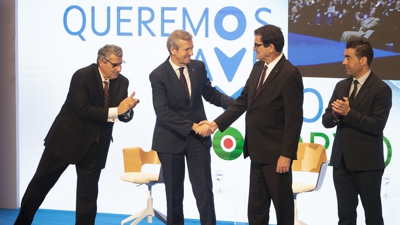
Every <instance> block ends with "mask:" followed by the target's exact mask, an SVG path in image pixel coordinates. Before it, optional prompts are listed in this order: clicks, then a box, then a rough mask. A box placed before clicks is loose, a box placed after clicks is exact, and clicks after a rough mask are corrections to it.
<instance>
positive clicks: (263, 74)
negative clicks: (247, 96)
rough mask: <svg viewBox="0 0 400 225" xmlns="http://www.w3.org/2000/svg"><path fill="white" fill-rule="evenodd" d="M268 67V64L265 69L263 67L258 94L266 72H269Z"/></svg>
mask: <svg viewBox="0 0 400 225" xmlns="http://www.w3.org/2000/svg"><path fill="white" fill-rule="evenodd" d="M267 69H268V66H266V65H264V69H263V71H262V73H261V78H260V82H259V83H258V86H257V90H256V96H257V94H258V92H259V91H260V89H261V86H262V85H263V83H264V79H265V73H266V72H267Z"/></svg>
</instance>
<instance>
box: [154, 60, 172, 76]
mask: <svg viewBox="0 0 400 225" xmlns="http://www.w3.org/2000/svg"><path fill="white" fill-rule="evenodd" d="M168 66H170V67H172V66H171V64H170V63H169V61H168V59H167V60H166V61H164V62H162V63H161V64H160V65H158V66H157V67H156V68H155V69H154V70H153V71H151V73H150V75H151V74H159V73H161V72H162V71H163V70H165V69H166V68H167V67H168Z"/></svg>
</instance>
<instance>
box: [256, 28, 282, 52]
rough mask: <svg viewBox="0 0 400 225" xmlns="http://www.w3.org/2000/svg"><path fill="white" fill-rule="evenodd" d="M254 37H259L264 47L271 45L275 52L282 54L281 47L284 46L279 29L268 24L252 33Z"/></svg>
mask: <svg viewBox="0 0 400 225" xmlns="http://www.w3.org/2000/svg"><path fill="white" fill-rule="evenodd" d="M254 35H260V36H261V41H262V43H263V44H264V46H268V45H269V44H273V45H274V46H275V50H276V51H277V52H282V50H283V46H284V45H285V38H284V37H283V34H282V31H281V28H279V27H277V26H274V25H272V24H268V25H265V26H262V27H259V28H257V29H256V30H255V31H254Z"/></svg>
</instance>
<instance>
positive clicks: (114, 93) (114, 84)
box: [108, 78, 119, 106]
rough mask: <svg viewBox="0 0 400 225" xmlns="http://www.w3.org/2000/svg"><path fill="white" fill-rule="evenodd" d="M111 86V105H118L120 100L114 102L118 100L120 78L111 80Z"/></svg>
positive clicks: (109, 92)
mask: <svg viewBox="0 0 400 225" xmlns="http://www.w3.org/2000/svg"><path fill="white" fill-rule="evenodd" d="M109 82H110V88H109V91H108V102H109V105H110V106H117V105H118V104H119V103H118V102H114V101H115V100H116V96H117V90H118V86H119V78H117V79H114V80H110V81H109Z"/></svg>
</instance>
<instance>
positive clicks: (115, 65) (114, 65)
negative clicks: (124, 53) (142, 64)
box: [104, 59, 125, 68]
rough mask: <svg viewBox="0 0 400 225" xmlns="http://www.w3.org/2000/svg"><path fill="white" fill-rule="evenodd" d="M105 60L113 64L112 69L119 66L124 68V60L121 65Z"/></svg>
mask: <svg viewBox="0 0 400 225" xmlns="http://www.w3.org/2000/svg"><path fill="white" fill-rule="evenodd" d="M104 60H106V61H107V62H109V63H110V64H111V66H112V68H115V67H118V66H120V67H122V64H124V63H125V61H124V60H122V62H121V63H113V62H110V61H109V60H108V59H104Z"/></svg>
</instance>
